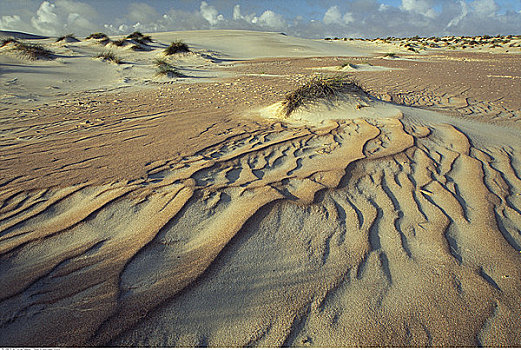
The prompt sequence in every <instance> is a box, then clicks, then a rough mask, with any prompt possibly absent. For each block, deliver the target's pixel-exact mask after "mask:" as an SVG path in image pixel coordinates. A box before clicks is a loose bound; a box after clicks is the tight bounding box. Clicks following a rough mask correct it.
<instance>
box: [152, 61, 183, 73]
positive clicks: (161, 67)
mask: <svg viewBox="0 0 521 350" xmlns="http://www.w3.org/2000/svg"><path fill="white" fill-rule="evenodd" d="M154 64H155V65H156V67H157V71H156V76H166V77H169V78H172V77H183V74H181V73H180V72H179V71H178V70H177V69H176V68H175V67H174V66H173V65H172V64H170V63H168V62H167V61H165V60H163V59H159V58H157V59H156V60H155V61H154Z"/></svg>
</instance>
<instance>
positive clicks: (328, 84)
mask: <svg viewBox="0 0 521 350" xmlns="http://www.w3.org/2000/svg"><path fill="white" fill-rule="evenodd" d="M344 93H358V94H365V93H366V92H365V91H364V90H363V89H362V88H361V87H360V85H359V84H358V83H357V82H355V81H353V79H352V78H349V77H348V76H345V75H339V76H333V77H314V78H312V79H311V80H310V81H308V82H307V83H305V84H304V85H302V86H301V87H299V88H298V89H296V90H295V91H292V92H290V93H288V94H286V96H285V97H284V100H283V101H282V108H283V109H282V110H283V113H284V115H285V116H286V117H289V116H290V115H291V113H293V112H294V111H295V110H297V109H298V108H299V107H301V106H304V105H306V104H308V103H310V102H315V101H317V100H331V99H332V98H334V97H337V96H339V95H341V94H344Z"/></svg>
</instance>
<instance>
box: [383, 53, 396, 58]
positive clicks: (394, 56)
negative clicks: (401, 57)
mask: <svg viewBox="0 0 521 350" xmlns="http://www.w3.org/2000/svg"><path fill="white" fill-rule="evenodd" d="M384 57H389V58H396V57H398V55H396V54H395V53H394V52H388V53H386V54H385V55H384Z"/></svg>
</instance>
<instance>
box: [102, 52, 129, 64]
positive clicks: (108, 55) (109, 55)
mask: <svg viewBox="0 0 521 350" xmlns="http://www.w3.org/2000/svg"><path fill="white" fill-rule="evenodd" d="M96 58H101V59H102V60H103V61H109V62H113V63H116V64H120V63H122V62H123V61H122V60H121V59H120V58H119V57H117V56H116V55H114V53H113V52H112V51H104V52H102V53H100V54H99V55H97V56H96Z"/></svg>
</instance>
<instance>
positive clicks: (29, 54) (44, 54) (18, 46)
mask: <svg viewBox="0 0 521 350" xmlns="http://www.w3.org/2000/svg"><path fill="white" fill-rule="evenodd" d="M8 40H9V39H8ZM9 42H11V43H14V47H13V50H14V51H16V52H17V53H18V54H19V55H20V56H23V57H25V58H27V59H30V60H32V61H34V60H39V59H46V60H50V59H53V58H54V53H53V52H52V51H51V50H47V49H46V48H44V47H43V46H42V45H37V44H27V43H23V42H19V41H16V40H11V41H9ZM4 45H7V43H6V44H4ZM4 45H2V46H4Z"/></svg>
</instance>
